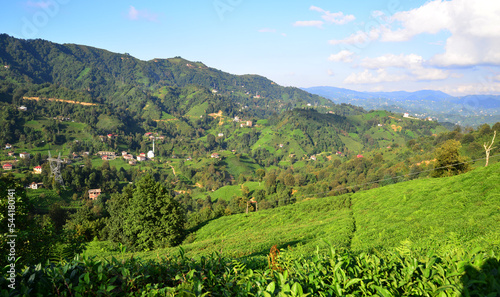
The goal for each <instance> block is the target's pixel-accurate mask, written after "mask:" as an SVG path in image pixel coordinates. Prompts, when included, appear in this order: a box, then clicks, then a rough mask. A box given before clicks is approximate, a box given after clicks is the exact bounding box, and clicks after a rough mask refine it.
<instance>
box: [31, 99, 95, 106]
mask: <svg viewBox="0 0 500 297" xmlns="http://www.w3.org/2000/svg"><path fill="white" fill-rule="evenodd" d="M23 99H26V100H36V101H38V100H40V97H23ZM42 100H48V101H58V102H66V103H71V104H80V105H85V106H97V104H96V103H89V102H79V101H74V100H65V99H57V98H44V99H42Z"/></svg>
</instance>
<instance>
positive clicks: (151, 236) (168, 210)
mask: <svg viewBox="0 0 500 297" xmlns="http://www.w3.org/2000/svg"><path fill="white" fill-rule="evenodd" d="M126 214H127V215H126V217H125V221H124V231H125V234H126V235H127V236H128V237H129V239H130V240H131V241H132V242H133V244H134V247H135V248H136V249H139V250H148V249H154V248H162V247H170V246H175V245H177V244H179V243H180V242H181V241H182V239H183V237H184V224H185V222H186V214H185V211H184V209H183V208H182V207H181V205H180V204H179V203H178V202H177V201H176V200H174V199H173V198H172V197H171V196H170V195H169V194H168V191H167V190H166V189H165V188H164V187H163V186H162V185H161V184H160V183H158V182H155V180H154V179H153V177H152V176H151V175H146V176H145V177H144V178H142V179H141V180H140V181H138V182H137V185H136V188H135V189H134V191H133V195H132V197H131V199H130V201H129V206H128V208H127V211H126Z"/></svg>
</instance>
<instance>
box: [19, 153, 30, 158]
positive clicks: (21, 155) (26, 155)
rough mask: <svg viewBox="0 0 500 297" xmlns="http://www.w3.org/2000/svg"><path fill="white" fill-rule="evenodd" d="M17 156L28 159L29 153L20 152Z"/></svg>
mask: <svg viewBox="0 0 500 297" xmlns="http://www.w3.org/2000/svg"><path fill="white" fill-rule="evenodd" d="M19 157H21V159H29V158H30V153H27V152H23V153H20V154H19Z"/></svg>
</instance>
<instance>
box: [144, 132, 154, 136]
mask: <svg viewBox="0 0 500 297" xmlns="http://www.w3.org/2000/svg"><path fill="white" fill-rule="evenodd" d="M151 135H153V132H146V133H144V136H148V137H149V136H151Z"/></svg>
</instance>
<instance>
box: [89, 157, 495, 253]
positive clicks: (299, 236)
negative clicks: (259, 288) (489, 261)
mask: <svg viewBox="0 0 500 297" xmlns="http://www.w3.org/2000/svg"><path fill="white" fill-rule="evenodd" d="M499 193H500V163H497V164H494V165H492V166H489V167H482V168H478V169H476V170H474V171H471V172H469V173H465V174H462V175H459V176H454V177H446V178H440V179H423V180H415V181H409V182H404V183H399V184H395V185H389V186H385V187H382V188H378V189H373V190H368V191H364V192H359V193H355V194H347V195H342V196H335V197H326V198H317V199H306V200H304V201H301V202H299V203H296V204H293V205H288V206H285V207H280V208H277V209H267V210H261V211H258V212H251V213H249V214H248V215H247V214H238V215H232V216H227V217H222V218H219V219H215V220H212V221H210V222H208V223H207V224H206V225H204V226H202V227H201V228H200V229H199V230H197V231H194V232H193V233H192V234H190V235H189V236H188V239H187V240H186V241H185V242H184V244H182V245H181V246H182V248H183V249H184V250H185V251H186V254H187V255H189V256H190V257H192V256H201V255H210V254H211V253H213V252H219V253H221V254H222V255H225V256H229V257H237V258H239V257H253V256H257V258H261V257H264V255H266V254H267V253H268V251H269V249H270V248H271V247H272V246H273V245H277V246H278V247H280V248H287V247H290V250H291V252H292V254H303V255H308V254H310V253H311V252H313V251H314V250H315V249H316V248H317V247H319V248H320V249H325V248H327V247H328V245H327V244H326V243H325V242H328V243H330V244H332V245H333V246H334V247H335V248H336V249H339V248H340V249H342V248H343V249H347V250H351V251H353V252H369V251H374V250H379V251H383V250H391V249H393V248H397V247H400V246H402V245H404V246H405V247H408V248H411V249H413V250H427V249H428V248H429V247H432V248H433V249H436V250H441V251H442V252H446V251H447V250H453V249H457V248H464V249H474V248H480V249H481V250H484V251H489V250H491V251H495V252H496V253H500V229H499V228H497V226H498V224H499V222H500V195H499ZM90 249H91V250H92V249H94V247H93V245H92V244H91V245H90ZM177 251H178V248H171V249H167V250H163V251H154V252H150V253H148V252H146V253H144V252H140V253H134V254H135V255H136V256H139V257H141V258H145V259H154V258H155V257H156V255H157V253H160V254H165V253H166V254H176V253H177ZM96 254H97V255H101V252H97V253H96ZM108 255H109V253H108ZM125 256H126V255H125Z"/></svg>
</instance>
